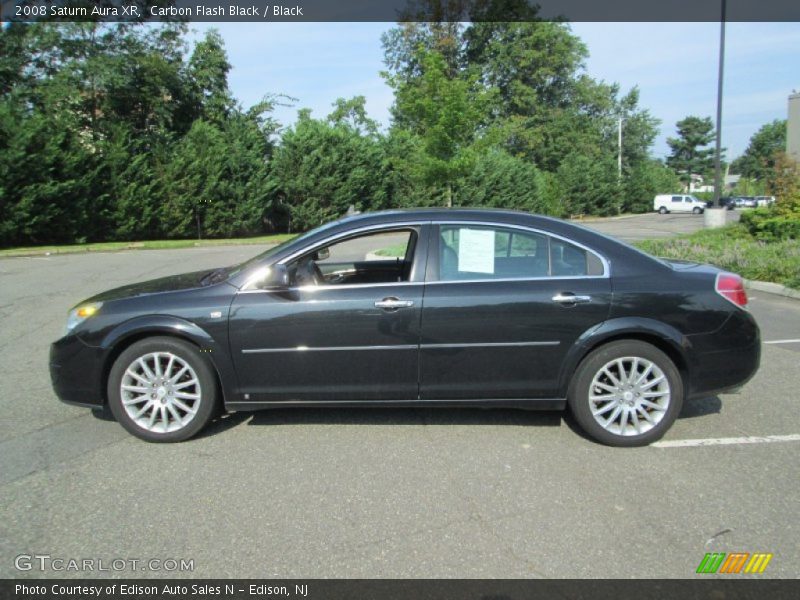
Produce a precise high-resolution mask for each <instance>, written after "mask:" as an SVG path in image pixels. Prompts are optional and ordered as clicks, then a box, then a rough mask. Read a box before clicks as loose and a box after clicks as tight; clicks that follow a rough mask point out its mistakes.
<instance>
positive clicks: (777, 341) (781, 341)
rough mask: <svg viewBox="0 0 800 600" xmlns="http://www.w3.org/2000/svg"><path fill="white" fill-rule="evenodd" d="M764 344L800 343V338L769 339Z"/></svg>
mask: <svg viewBox="0 0 800 600" xmlns="http://www.w3.org/2000/svg"><path fill="white" fill-rule="evenodd" d="M764 343H765V344H800V338H797V339H794V340H770V341H769V342H764Z"/></svg>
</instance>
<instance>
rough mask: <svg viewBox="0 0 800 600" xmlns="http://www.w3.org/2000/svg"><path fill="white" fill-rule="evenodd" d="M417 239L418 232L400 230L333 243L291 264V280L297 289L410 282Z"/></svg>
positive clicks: (368, 234) (369, 234)
mask: <svg viewBox="0 0 800 600" xmlns="http://www.w3.org/2000/svg"><path fill="white" fill-rule="evenodd" d="M416 239H417V232H416V230H413V229H397V230H390V231H378V232H371V233H366V234H363V235H358V236H354V237H350V238H347V239H344V240H341V241H338V242H334V243H332V244H330V245H329V246H325V247H322V248H317V249H315V250H314V251H312V252H309V253H307V254H305V255H303V256H301V257H299V258H297V259H295V260H294V261H292V262H291V263H289V264H288V265H287V270H288V272H289V279H290V281H291V283H292V285H294V286H308V285H317V286H319V285H348V284H365V283H392V282H403V281H408V280H409V277H410V273H411V265H412V262H413V257H414V249H415V246H416Z"/></svg>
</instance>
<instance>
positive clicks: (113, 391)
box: [107, 337, 219, 442]
mask: <svg viewBox="0 0 800 600" xmlns="http://www.w3.org/2000/svg"><path fill="white" fill-rule="evenodd" d="M145 367H146V368H145ZM123 386H125V389H123ZM107 391H108V404H109V408H111V412H112V413H113V414H114V417H115V418H116V419H117V421H118V422H119V423H120V425H122V426H123V427H124V428H125V429H127V430H128V432H130V433H132V434H133V435H135V436H136V437H138V438H140V439H142V440H145V441H147V442H181V441H183V440H187V439H189V438H190V437H192V436H193V435H195V434H196V433H197V432H199V431H200V430H201V429H202V428H203V427H205V426H206V425H207V424H208V422H209V421H210V420H211V418H212V417H213V416H214V414H215V413H216V411H217V406H218V397H219V394H218V391H217V378H216V376H215V373H214V371H213V369H212V367H211V365H209V363H208V361H207V360H206V359H205V358H204V357H203V356H202V355H201V354H200V352H199V351H198V350H197V348H196V347H195V346H193V345H192V344H190V343H188V342H185V341H183V340H180V339H176V338H172V337H151V338H146V339H144V340H141V341H139V342H136V343H135V344H132V345H131V347H130V348H127V349H126V350H125V351H124V352H122V354H120V355H119V357H118V358H117V360H116V361H115V362H114V365H113V366H112V367H111V372H110V373H109V375H108V384H107Z"/></svg>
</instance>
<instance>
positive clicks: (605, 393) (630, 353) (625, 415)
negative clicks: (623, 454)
mask: <svg viewBox="0 0 800 600" xmlns="http://www.w3.org/2000/svg"><path fill="white" fill-rule="evenodd" d="M568 403H569V407H570V410H571V411H572V414H573V416H574V417H575V419H576V420H577V421H578V423H579V424H580V426H581V427H582V428H583V430H584V431H585V432H586V433H587V434H589V435H590V436H591V437H592V438H594V439H595V440H597V441H598V442H601V443H603V444H607V445H609V446H646V445H647V444H649V443H651V442H654V441H656V440H658V439H659V438H661V436H663V435H664V433H666V431H667V430H668V429H669V428H670V427H671V426H672V423H674V422H675V419H676V418H677V416H678V413H679V412H680V410H681V405H682V404H683V384H682V380H681V376H680V373H679V372H678V369H677V368H676V367H675V364H674V363H673V362H672V360H670V358H669V357H668V356H667V355H666V354H664V353H663V352H662V351H661V350H659V349H658V348H656V347H655V346H651V345H650V344H647V343H645V342H640V341H638V340H622V341H618V342H611V343H610V344H607V345H605V346H602V347H600V348H598V349H597V350H595V351H594V352H592V353H591V354H589V355H588V356H587V357H586V358H585V359H584V360H583V362H582V363H581V364H580V366H579V367H578V370H577V371H576V373H575V377H574V378H573V380H572V384H571V385H570V391H569V396H568Z"/></svg>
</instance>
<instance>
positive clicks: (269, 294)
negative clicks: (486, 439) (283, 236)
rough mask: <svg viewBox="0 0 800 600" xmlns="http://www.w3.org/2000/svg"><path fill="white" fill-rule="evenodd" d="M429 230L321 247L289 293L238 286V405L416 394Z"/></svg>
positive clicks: (299, 269)
mask: <svg viewBox="0 0 800 600" xmlns="http://www.w3.org/2000/svg"><path fill="white" fill-rule="evenodd" d="M423 230H425V231H426V232H427V228H426V227H425V226H415V227H405V228H399V229H398V228H395V229H390V228H387V229H384V230H380V231H371V232H368V233H362V234H359V235H355V236H352V237H345V239H341V238H338V237H337V238H336V239H335V240H334V241H332V242H331V243H330V244H328V243H327V242H326V243H323V244H316V245H315V247H314V248H310V249H309V251H308V252H307V253H304V254H303V255H302V256H299V257H297V258H295V259H293V260H291V262H289V263H287V267H288V270H289V274H290V280H291V282H292V285H291V287H290V289H288V290H285V291H260V290H254V291H251V292H247V291H243V292H240V293H239V294H238V295H237V297H236V299H235V300H234V302H233V305H232V310H231V320H230V323H231V325H230V339H231V352H232V355H233V357H234V361H235V364H236V370H237V374H238V377H239V384H240V392H241V394H240V397H239V398H238V401H249V402H259V401H261V402H263V401H273V402H274V401H281V402H291V401H293V400H294V401H304V402H309V401H339V402H349V401H359V400H414V399H416V398H417V395H418V368H419V362H418V360H419V356H418V355H419V335H420V315H421V309H422V296H423V285H424V284H423V281H422V279H423V277H424V275H423V274H424V261H425V257H426V252H425V250H424V249H422V248H421V246H423V245H424V244H421V243H420V239H421V238H422V237H423V236H422V232H423Z"/></svg>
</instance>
